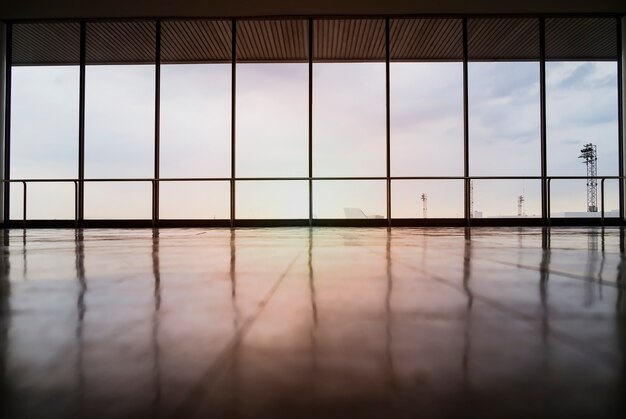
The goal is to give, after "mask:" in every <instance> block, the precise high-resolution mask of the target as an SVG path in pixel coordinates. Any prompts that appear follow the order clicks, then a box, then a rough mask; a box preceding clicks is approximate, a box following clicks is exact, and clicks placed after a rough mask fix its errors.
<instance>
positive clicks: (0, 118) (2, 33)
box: [0, 22, 7, 222]
mask: <svg viewBox="0 0 626 419" xmlns="http://www.w3.org/2000/svg"><path fill="white" fill-rule="evenodd" d="M6 68H7V67H6V25H5V24H4V23H2V22H0V179H4V133H5V124H4V123H5V120H4V116H5V113H6V112H5V110H6V89H5V83H6ZM3 208H4V183H0V222H4V211H3Z"/></svg>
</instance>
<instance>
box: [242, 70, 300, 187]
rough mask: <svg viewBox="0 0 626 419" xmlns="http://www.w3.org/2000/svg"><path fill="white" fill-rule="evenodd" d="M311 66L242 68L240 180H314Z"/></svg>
mask: <svg viewBox="0 0 626 419" xmlns="http://www.w3.org/2000/svg"><path fill="white" fill-rule="evenodd" d="M308 80H309V70H308V65H307V64H288V63H281V64H238V65H237V119H236V121H237V131H236V132H237V152H236V159H237V176H238V177H264V176H267V177H278V176H285V177H289V176H308V172H309V170H308V154H309V148H308V147H309V146H308V144H309V122H308V121H309V100H308V98H309V84H308V83H309V82H308Z"/></svg>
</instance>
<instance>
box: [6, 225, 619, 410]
mask: <svg viewBox="0 0 626 419" xmlns="http://www.w3.org/2000/svg"><path fill="white" fill-rule="evenodd" d="M624 241H625V239H624V229H623V228H608V227H607V228H604V229H602V228H577V229H574V228H563V229H557V228H552V229H549V228H543V229H541V228H521V229H520V228H515V229H487V228H482V229H481V228H474V229H470V228H467V229H402V228H398V229H335V228H270V229H230V230H229V229H223V230H222V229H216V230H207V229H185V230H176V229H172V230H149V229H148V230H76V231H74V230H27V231H22V230H11V231H8V230H5V231H2V245H3V246H2V255H1V262H2V263H1V266H0V268H1V269H0V392H1V394H0V399H1V400H2V401H3V402H2V403H1V404H0V414H1V416H2V417H7V418H31V417H33V418H36V417H37V418H38V417H53V418H57V417H58V418H68V417H89V418H117V417H128V418H142V417H163V418H173V417H185V418H188V417H206V416H217V417H242V418H246V417H353V416H358V417H388V416H391V417H394V416H420V417H456V416H458V417H467V416H481V417H509V416H516V415H517V416H520V415H521V416H528V417H559V416H564V417H565V416H567V417H570V416H578V415H580V416H589V417H623V413H624V408H625V401H624V398H623V394H624V390H625V383H626V380H625V378H626V363H625V359H624V354H625V352H626V332H625V328H626V324H625V323H626V322H625V319H626V301H625V300H626V297H625V296H624V289H625V288H626V258H625V253H624ZM27 267H28V268H27ZM611 273H613V274H611ZM556 394H558V397H555V396H554V395H556Z"/></svg>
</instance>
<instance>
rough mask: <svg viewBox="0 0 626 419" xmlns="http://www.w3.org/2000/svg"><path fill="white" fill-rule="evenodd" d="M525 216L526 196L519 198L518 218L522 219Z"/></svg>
mask: <svg viewBox="0 0 626 419" xmlns="http://www.w3.org/2000/svg"><path fill="white" fill-rule="evenodd" d="M523 215H524V195H520V196H518V197H517V216H518V217H522V216H523Z"/></svg>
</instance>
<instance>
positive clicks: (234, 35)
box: [230, 19, 237, 228]
mask: <svg viewBox="0 0 626 419" xmlns="http://www.w3.org/2000/svg"><path fill="white" fill-rule="evenodd" d="M230 53H231V80H230V84H231V92H230V96H231V97H230V226H231V228H232V227H234V226H235V175H236V173H235V107H236V106H235V105H236V103H235V99H236V90H237V20H236V19H233V20H232V23H231V52H230Z"/></svg>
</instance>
